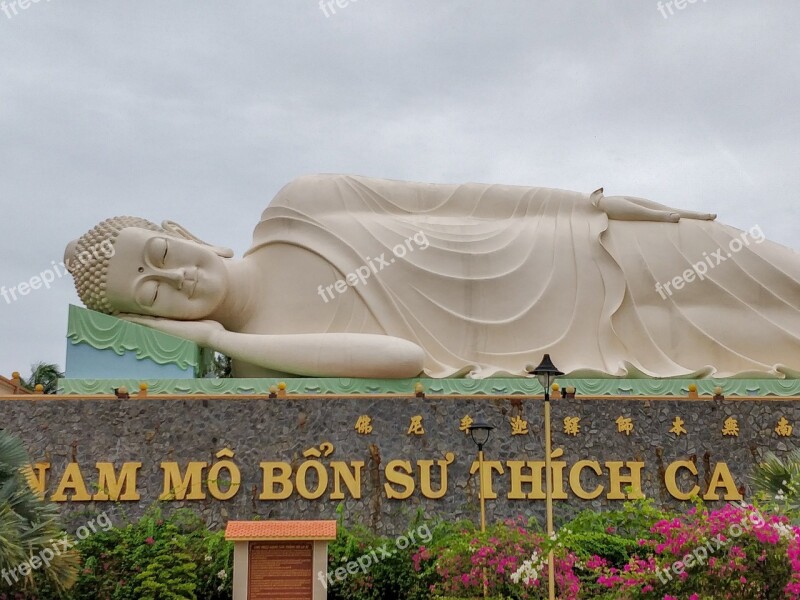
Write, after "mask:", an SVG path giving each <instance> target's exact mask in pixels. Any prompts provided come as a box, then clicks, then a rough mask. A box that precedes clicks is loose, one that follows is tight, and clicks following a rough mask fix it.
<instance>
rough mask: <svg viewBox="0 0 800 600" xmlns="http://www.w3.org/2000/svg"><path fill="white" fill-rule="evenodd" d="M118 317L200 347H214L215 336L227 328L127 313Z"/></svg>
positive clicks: (218, 325)
mask: <svg viewBox="0 0 800 600" xmlns="http://www.w3.org/2000/svg"><path fill="white" fill-rule="evenodd" d="M117 316H118V317H119V318H120V319H124V320H126V321H130V322H131V323H136V324H137V325H144V326H145V327H151V328H153V329H157V330H158V331H161V332H163V333H168V334H169V335H174V336H176V337H179V338H184V339H187V340H190V341H192V342H194V343H195V344H198V345H200V346H208V347H212V346H213V344H212V337H213V335H214V334H215V333H217V332H220V331H225V328H224V327H223V326H222V325H220V324H219V323H217V322H216V321H208V320H205V321H175V320H173V319H164V318H162V317H148V316H145V315H132V314H127V313H123V314H120V315H117Z"/></svg>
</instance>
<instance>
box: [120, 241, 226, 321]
mask: <svg viewBox="0 0 800 600" xmlns="http://www.w3.org/2000/svg"><path fill="white" fill-rule="evenodd" d="M106 282H107V284H106V285H107V287H106V294H107V296H108V300H109V302H110V303H111V305H112V306H113V307H114V309H115V310H117V311H119V312H126V313H135V314H141V315H152V316H157V317H166V318H170V319H181V320H198V319H203V318H206V317H208V316H209V315H211V314H212V313H213V312H214V310H215V309H216V308H217V307H218V306H219V305H220V304H221V303H222V301H223V300H224V299H225V293H226V290H227V285H228V272H227V269H226V267H225V264H224V262H223V259H222V258H220V257H219V256H217V254H216V253H215V252H214V251H213V250H212V249H210V248H208V247H207V246H203V245H201V244H197V243H195V242H191V241H187V240H182V239H178V238H174V237H170V236H168V235H164V234H163V233H158V232H155V231H148V230H147V229H140V228H138V227H128V228H126V229H123V230H122V231H121V232H120V233H119V235H118V236H117V239H116V240H115V242H114V255H113V256H112V257H111V258H110V260H109V264H108V273H107V275H106Z"/></svg>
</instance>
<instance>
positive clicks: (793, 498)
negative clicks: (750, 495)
mask: <svg viewBox="0 0 800 600" xmlns="http://www.w3.org/2000/svg"><path fill="white" fill-rule="evenodd" d="M750 480H751V482H752V484H753V489H754V491H755V492H756V493H760V494H761V495H762V496H765V497H766V499H767V501H768V502H769V503H770V504H773V503H774V504H778V505H779V506H783V507H785V508H787V509H789V510H792V511H795V510H797V509H798V508H800V448H798V449H797V450H793V451H792V452H790V453H789V454H788V455H787V456H786V458H785V459H784V460H781V459H780V458H778V457H777V456H775V455H774V454H773V453H772V452H767V453H766V454H765V455H764V460H763V461H762V462H761V463H759V464H758V465H757V466H756V467H755V469H754V470H753V474H752V475H751V477H750Z"/></svg>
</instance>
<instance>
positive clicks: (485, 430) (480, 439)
mask: <svg viewBox="0 0 800 600" xmlns="http://www.w3.org/2000/svg"><path fill="white" fill-rule="evenodd" d="M467 429H468V430H469V435H470V437H471V438H472V441H473V442H475V445H476V446H478V481H479V483H478V496H479V498H480V502H481V533H486V498H485V497H484V495H483V446H484V444H486V442H488V441H489V435H490V434H491V433H492V429H494V427H493V426H492V425H489V424H488V423H482V422H478V423H473V424H472V425H470V426H469V427H468V428H467ZM488 595H489V590H488V586H487V582H486V569H484V571H483V597H484V598H486V597H487V596H488Z"/></svg>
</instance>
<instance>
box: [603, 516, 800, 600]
mask: <svg viewBox="0 0 800 600" xmlns="http://www.w3.org/2000/svg"><path fill="white" fill-rule="evenodd" d="M638 544H639V545H640V546H641V551H640V552H639V553H638V556H636V557H633V558H631V559H630V560H629V562H628V563H627V564H625V565H624V566H623V567H622V568H617V567H614V566H610V565H608V564H607V563H606V562H604V561H595V562H594V563H593V567H594V568H595V572H596V573H597V574H598V577H597V580H596V581H597V583H598V584H600V585H602V586H604V587H606V588H607V589H608V590H609V591H612V592H613V593H614V594H615V595H614V597H616V598H621V599H642V600H678V599H681V600H683V599H685V598H688V599H689V600H708V599H714V600H718V599H742V600H745V599H746V600H758V599H768V598H792V599H798V598H800V561H798V560H797V559H798V556H800V528H795V527H793V526H791V525H790V524H789V521H788V519H787V518H786V517H785V516H783V515H768V516H763V515H762V514H761V513H760V512H759V511H758V510H757V509H756V508H754V507H753V506H737V505H731V504H729V505H726V506H724V507H722V508H719V509H716V510H708V509H707V508H705V507H703V506H696V507H694V508H692V509H690V510H689V511H688V512H687V513H686V514H685V515H681V516H673V517H672V518H667V519H663V520H661V521H659V522H657V523H656V524H655V525H654V526H653V527H652V530H651V535H650V536H647V537H645V538H642V539H640V540H638Z"/></svg>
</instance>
